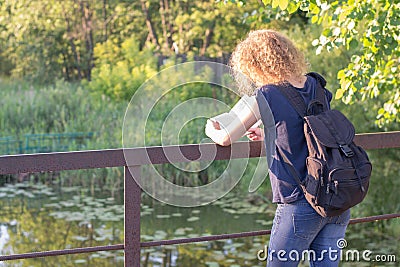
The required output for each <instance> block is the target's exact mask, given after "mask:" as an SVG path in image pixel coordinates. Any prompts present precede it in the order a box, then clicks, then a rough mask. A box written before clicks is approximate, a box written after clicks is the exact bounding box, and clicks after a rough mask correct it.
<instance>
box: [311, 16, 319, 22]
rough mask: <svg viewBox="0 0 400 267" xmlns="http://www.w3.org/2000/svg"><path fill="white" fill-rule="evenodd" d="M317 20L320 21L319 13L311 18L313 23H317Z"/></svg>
mask: <svg viewBox="0 0 400 267" xmlns="http://www.w3.org/2000/svg"><path fill="white" fill-rule="evenodd" d="M317 22H318V15H314V16H312V18H311V23H312V24H315V23H317Z"/></svg>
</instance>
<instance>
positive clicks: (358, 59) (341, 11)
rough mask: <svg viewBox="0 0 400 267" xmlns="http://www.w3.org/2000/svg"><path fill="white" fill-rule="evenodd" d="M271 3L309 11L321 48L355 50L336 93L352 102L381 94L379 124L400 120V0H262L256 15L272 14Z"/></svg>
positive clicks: (339, 75) (286, 9) (279, 9)
mask: <svg viewBox="0 0 400 267" xmlns="http://www.w3.org/2000/svg"><path fill="white" fill-rule="evenodd" d="M235 2H238V3H242V4H248V3H247V1H235ZM249 2H250V1H249ZM271 9H272V10H275V13H274V14H275V16H276V14H280V16H289V15H290V14H295V13H298V12H306V14H307V17H309V18H310V22H311V23H314V24H320V25H322V26H323V30H322V33H321V35H320V37H319V38H317V39H315V40H314V41H313V45H314V46H316V47H317V50H316V52H317V53H320V52H321V51H322V50H323V49H326V50H328V51H332V50H334V49H337V48H339V47H345V48H346V49H348V50H352V51H354V54H353V55H352V56H351V58H350V60H349V62H348V64H347V66H346V67H344V68H343V69H341V70H339V71H338V73H337V78H338V79H339V81H340V88H339V89H338V90H337V91H336V96H335V97H336V99H342V101H343V102H345V103H347V104H352V103H354V102H357V101H363V100H365V99H378V101H380V102H382V104H381V105H380V106H379V107H377V108H376V110H375V113H376V114H377V117H376V118H377V122H378V124H379V125H381V126H382V125H385V124H389V123H398V122H399V121H400V115H399V114H400V89H399V87H398V86H399V82H398V80H399V62H400V58H399V56H400V50H399V44H400V38H399V36H400V27H399V25H400V15H399V14H400V3H399V2H398V1H394V0H368V1H365V0H338V1H323V0H291V1H289V0H262V4H261V9H259V11H260V10H261V11H262V13H261V14H257V16H259V17H263V16H264V17H265V16H266V14H267V15H269V16H270V14H271ZM282 12H283V15H282ZM285 14H286V15H285Z"/></svg>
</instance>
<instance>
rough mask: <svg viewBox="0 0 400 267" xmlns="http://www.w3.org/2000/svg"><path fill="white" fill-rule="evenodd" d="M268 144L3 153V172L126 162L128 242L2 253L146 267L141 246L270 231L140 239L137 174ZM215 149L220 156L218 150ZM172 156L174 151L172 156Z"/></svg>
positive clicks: (373, 137)
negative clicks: (115, 253) (120, 255)
mask: <svg viewBox="0 0 400 267" xmlns="http://www.w3.org/2000/svg"><path fill="white" fill-rule="evenodd" d="M355 142H356V143H357V144H358V145H361V146H363V147H364V148H366V149H382V148H400V131H398V132H385V133H369V134H358V135H356V138H355ZM263 146H264V145H263V142H260V141H255V142H237V143H234V144H232V146H229V147H221V146H217V145H215V144H195V145H179V146H164V147H140V148H130V149H109V150H95V151H79V152H59V153H43V154H29V155H11V156H0V175H1V174H16V173H29V172H48V171H63V170H79V169H92V168H108V167H122V166H123V167H125V172H124V183H125V184H124V208H125V214H124V228H125V231H124V244H115V245H109V246H96V247H82V248H73V249H63V250H53V251H43V252H30V253H23V254H14V255H3V256H0V261H6V260H17V259H28V258H38V257H48V256H59V255H67V254H79V253H91V252H97V251H111V250H124V252H125V254H124V257H125V266H135V267H136V266H137V267H138V266H140V249H141V248H144V247H153V246H161V245H174V244H183V243H194V242H204V241H212V240H221V239H231V238H241V237H250V236H258V235H267V234H270V230H263V231H253V232H244V233H233V234H221V235H212V236H204V237H196V238H182V239H173V240H160V241H150V242H140V204H141V189H140V187H139V185H138V184H137V183H136V181H135V179H134V178H133V177H135V178H136V179H138V178H139V177H140V171H141V165H148V164H164V163H177V162H190V161H197V160H199V159H200V156H201V160H224V159H234V158H247V157H250V158H251V157H260V156H263V155H264V153H265V152H264V149H263ZM215 150H216V154H214V152H215ZM200 151H201V153H200ZM166 155H168V157H167V156H166ZM125 156H127V158H129V159H130V160H129V162H126V159H125ZM171 158H172V162H171ZM398 217H400V213H394V214H383V215H377V216H370V217H366V218H356V219H352V220H351V221H350V224H356V223H362V222H371V221H376V220H384V219H392V218H398Z"/></svg>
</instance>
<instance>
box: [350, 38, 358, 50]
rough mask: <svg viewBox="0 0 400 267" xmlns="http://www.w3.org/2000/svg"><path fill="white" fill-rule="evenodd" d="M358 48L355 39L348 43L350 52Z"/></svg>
mask: <svg viewBox="0 0 400 267" xmlns="http://www.w3.org/2000/svg"><path fill="white" fill-rule="evenodd" d="M357 47H358V41H357V40H356V39H352V40H351V41H350V42H349V48H350V49H351V50H354V49H356V48H357Z"/></svg>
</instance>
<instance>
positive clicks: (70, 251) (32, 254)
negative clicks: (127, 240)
mask: <svg viewBox="0 0 400 267" xmlns="http://www.w3.org/2000/svg"><path fill="white" fill-rule="evenodd" d="M122 249H124V244H118V245H109V246H97V247H86V248H72V249H62V250H51V251H41V252H29V253H22V254H14V255H2V256H0V261H9V260H23V259H33V258H43V257H52V256H62V255H69V254H82V253H93V252H99V251H111V250H122Z"/></svg>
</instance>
